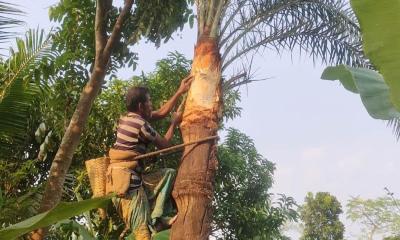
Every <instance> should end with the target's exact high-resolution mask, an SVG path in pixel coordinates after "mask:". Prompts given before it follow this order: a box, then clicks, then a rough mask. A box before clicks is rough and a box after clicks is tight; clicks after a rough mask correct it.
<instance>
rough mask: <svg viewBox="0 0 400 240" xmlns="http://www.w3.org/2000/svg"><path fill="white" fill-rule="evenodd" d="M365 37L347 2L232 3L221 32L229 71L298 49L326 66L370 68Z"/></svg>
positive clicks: (266, 0) (255, 0)
mask: <svg viewBox="0 0 400 240" xmlns="http://www.w3.org/2000/svg"><path fill="white" fill-rule="evenodd" d="M233 14H236V15H235V16H234V17H232V15H233ZM360 36H361V34H360V31H359V27H358V23H357V20H356V18H355V16H354V14H353V12H352V10H351V8H350V7H349V6H348V4H347V3H345V2H344V1H342V0H250V1H249V0H247V1H245V0H237V1H232V3H231V5H230V6H229V7H228V9H227V11H226V14H225V19H224V21H223V27H222V30H221V39H220V47H221V50H222V52H223V55H222V60H223V70H224V69H226V68H227V67H228V66H229V65H230V64H232V63H233V62H234V61H235V60H237V59H239V58H241V57H242V56H244V55H246V54H254V53H257V51H259V50H260V49H263V48H270V49H273V50H276V51H277V52H280V51H282V50H285V49H286V50H295V49H298V50H299V51H300V53H302V52H303V51H305V52H307V53H308V54H309V55H310V56H311V57H312V58H313V60H316V58H320V59H321V60H322V61H323V62H324V63H333V64H347V65H351V66H360V65H364V66H365V65H366V64H367V63H366V61H365V59H364V56H363V52H362V48H361V37H360Z"/></svg>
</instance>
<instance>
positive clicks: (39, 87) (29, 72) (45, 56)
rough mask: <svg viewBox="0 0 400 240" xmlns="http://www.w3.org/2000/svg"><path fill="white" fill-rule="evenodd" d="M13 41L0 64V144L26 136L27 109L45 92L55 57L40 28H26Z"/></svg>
mask: <svg viewBox="0 0 400 240" xmlns="http://www.w3.org/2000/svg"><path fill="white" fill-rule="evenodd" d="M16 43H17V48H16V49H15V50H14V49H11V50H10V57H9V58H8V59H7V60H5V61H4V62H2V63H1V64H0V86H1V87H0V115H1V116H2V117H1V119H0V137H1V140H0V147H9V145H10V144H11V143H21V141H22V140H23V139H24V138H26V129H27V125H28V121H27V119H28V118H29V111H30V109H31V106H32V105H33V103H34V101H35V100H37V99H38V98H39V97H40V95H41V93H42V92H43V91H45V89H46V86H47V83H46V80H47V79H48V78H49V76H50V74H52V70H53V69H54V68H53V65H52V64H51V62H52V61H53V60H54V58H55V57H56V54H55V53H54V52H53V51H52V50H51V36H50V35H45V33H44V31H43V30H41V31H40V30H39V29H37V30H29V31H28V32H27V33H26V35H25V39H20V38H17V40H16ZM18 140H19V142H18Z"/></svg>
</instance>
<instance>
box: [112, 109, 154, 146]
mask: <svg viewBox="0 0 400 240" xmlns="http://www.w3.org/2000/svg"><path fill="white" fill-rule="evenodd" d="M156 136H157V132H156V131H155V130H154V129H153V128H152V127H151V126H150V124H149V123H148V122H147V121H146V120H144V119H143V118H142V117H141V116H140V115H138V114H136V113H133V112H129V113H128V114H127V115H125V116H122V117H121V118H120V119H119V121H118V127H117V141H116V142H115V144H114V146H113V148H115V149H118V150H127V151H135V152H139V153H146V149H147V145H148V144H149V143H151V142H153V141H154V140H155V138H156Z"/></svg>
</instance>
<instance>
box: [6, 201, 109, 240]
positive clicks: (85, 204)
mask: <svg viewBox="0 0 400 240" xmlns="http://www.w3.org/2000/svg"><path fill="white" fill-rule="evenodd" d="M113 196H114V195H107V196H105V197H100V198H92V199H88V200H83V201H79V202H61V203H59V204H58V205H57V206H56V207H54V208H53V209H51V210H49V211H47V212H44V213H41V214H38V215H36V216H33V217H31V218H28V219H26V220H24V221H22V222H19V223H17V224H14V225H12V226H9V227H7V228H5V229H2V230H0V240H3V239H4V240H8V239H14V238H16V237H18V236H21V235H23V234H25V233H28V232H30V231H33V230H35V229H38V228H42V227H46V226H49V225H51V224H54V223H56V222H58V221H61V220H63V219H68V218H70V217H73V216H76V215H79V214H82V213H84V212H86V211H89V210H91V209H94V208H99V207H103V206H104V205H105V204H107V203H108V202H109V201H110V200H111V198H112V197H113Z"/></svg>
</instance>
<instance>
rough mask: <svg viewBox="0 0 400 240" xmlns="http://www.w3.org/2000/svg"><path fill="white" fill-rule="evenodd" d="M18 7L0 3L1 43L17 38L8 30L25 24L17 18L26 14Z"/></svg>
mask: <svg viewBox="0 0 400 240" xmlns="http://www.w3.org/2000/svg"><path fill="white" fill-rule="evenodd" d="M17 7H18V6H17V5H15V4H12V3H8V2H4V1H0V42H3V41H4V40H6V39H9V38H12V37H14V36H15V34H14V33H13V32H10V31H8V29H10V28H13V27H17V26H19V25H22V24H23V23H24V22H23V21H21V20H19V19H17V18H15V17H18V16H22V15H23V14H24V12H23V11H21V10H19V9H18V8H17Z"/></svg>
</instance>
